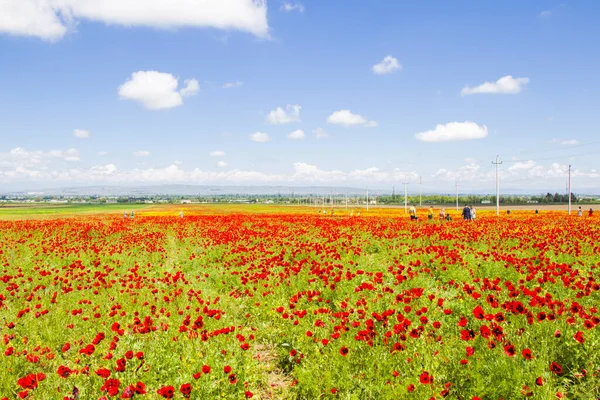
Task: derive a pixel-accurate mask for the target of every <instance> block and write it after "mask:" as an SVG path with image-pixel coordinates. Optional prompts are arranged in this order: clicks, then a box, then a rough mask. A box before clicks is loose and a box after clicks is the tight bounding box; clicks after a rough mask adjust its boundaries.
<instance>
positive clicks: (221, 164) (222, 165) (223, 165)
mask: <svg viewBox="0 0 600 400" xmlns="http://www.w3.org/2000/svg"><path fill="white" fill-rule="evenodd" d="M227 165H228V164H227V163H226V162H225V161H219V162H217V167H219V168H225V167H226V166H227Z"/></svg>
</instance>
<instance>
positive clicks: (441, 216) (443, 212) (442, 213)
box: [439, 208, 446, 221]
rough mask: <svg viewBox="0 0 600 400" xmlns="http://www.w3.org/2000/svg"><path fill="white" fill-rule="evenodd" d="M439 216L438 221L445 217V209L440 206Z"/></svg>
mask: <svg viewBox="0 0 600 400" xmlns="http://www.w3.org/2000/svg"><path fill="white" fill-rule="evenodd" d="M439 217H440V221H442V220H443V219H444V218H446V209H445V208H442V209H441V210H440V214H439Z"/></svg>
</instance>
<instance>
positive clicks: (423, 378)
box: [419, 371, 433, 385]
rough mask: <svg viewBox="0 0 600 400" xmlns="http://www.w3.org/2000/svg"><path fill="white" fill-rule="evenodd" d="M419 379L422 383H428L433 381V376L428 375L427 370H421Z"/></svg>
mask: <svg viewBox="0 0 600 400" xmlns="http://www.w3.org/2000/svg"><path fill="white" fill-rule="evenodd" d="M419 381H420V382H421V383H422V384H423V385H429V384H431V383H433V376H432V375H429V372H427V371H423V373H422V374H421V376H419Z"/></svg>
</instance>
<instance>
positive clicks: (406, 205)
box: [402, 182, 410, 214]
mask: <svg viewBox="0 0 600 400" xmlns="http://www.w3.org/2000/svg"><path fill="white" fill-rule="evenodd" d="M409 183H410V182H403V183H402V184H403V185H404V214H406V211H407V209H408V184H409Z"/></svg>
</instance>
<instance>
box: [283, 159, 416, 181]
mask: <svg viewBox="0 0 600 400" xmlns="http://www.w3.org/2000/svg"><path fill="white" fill-rule="evenodd" d="M418 177H419V174H417V173H416V172H414V171H411V172H407V171H401V170H400V169H398V168H394V169H391V170H381V169H379V168H377V167H370V168H366V169H355V170H352V171H348V172H344V171H341V170H322V169H320V168H318V167H317V166H316V165H312V164H307V163H303V162H295V163H294V174H293V175H292V176H291V177H290V180H292V181H294V182H307V183H314V182H318V183H347V182H357V183H369V182H397V181H406V180H409V181H410V180H415V179H418Z"/></svg>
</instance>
